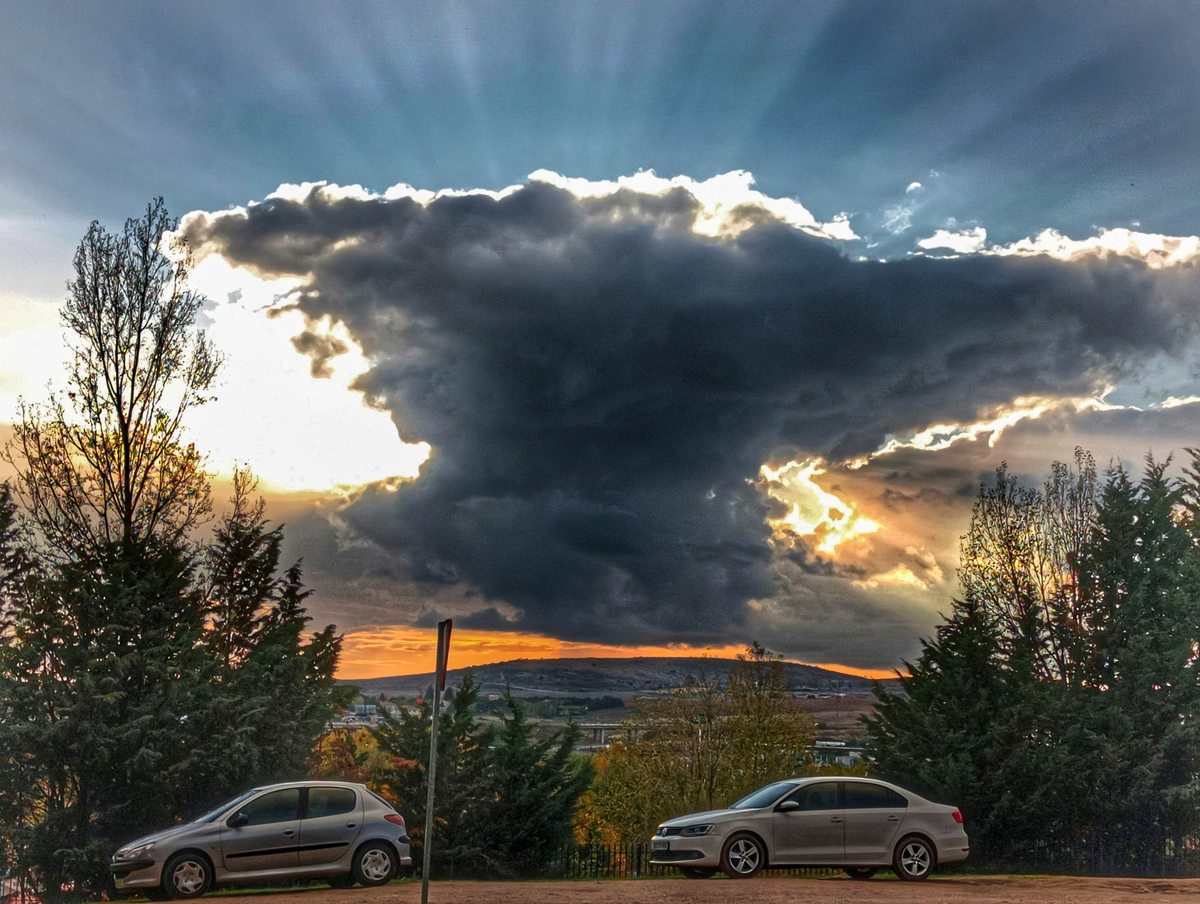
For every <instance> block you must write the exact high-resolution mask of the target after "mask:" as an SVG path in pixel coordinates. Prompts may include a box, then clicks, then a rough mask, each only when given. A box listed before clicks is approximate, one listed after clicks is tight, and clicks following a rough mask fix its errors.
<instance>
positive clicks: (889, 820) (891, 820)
mask: <svg viewBox="0 0 1200 904" xmlns="http://www.w3.org/2000/svg"><path fill="white" fill-rule="evenodd" d="M899 821H900V817H899V816H889V817H888V822H899Z"/></svg>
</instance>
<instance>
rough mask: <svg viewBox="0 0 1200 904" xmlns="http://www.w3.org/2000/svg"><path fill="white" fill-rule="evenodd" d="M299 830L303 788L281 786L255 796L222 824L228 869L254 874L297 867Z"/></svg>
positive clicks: (224, 855) (223, 849)
mask: <svg viewBox="0 0 1200 904" xmlns="http://www.w3.org/2000/svg"><path fill="white" fill-rule="evenodd" d="M243 817H245V820H244V821H243V819H242V818H243ZM231 823H232V825H231ZM299 833H300V789H299V788H279V789H277V790H275V791H267V792H265V793H263V794H260V795H259V796H258V797H253V798H251V799H250V800H248V801H246V802H245V803H244V804H242V805H241V806H240V807H238V808H237V811H236V812H235V813H233V814H232V815H230V816H228V817H226V818H225V823H224V825H222V826H221V857H222V859H223V860H224V861H225V869H226V870H227V871H229V872H231V873H250V872H258V871H260V870H273V869H286V868H289V867H295V866H296V856H297V855H296V847H297V844H298V839H299Z"/></svg>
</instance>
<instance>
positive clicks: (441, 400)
mask: <svg viewBox="0 0 1200 904" xmlns="http://www.w3.org/2000/svg"><path fill="white" fill-rule="evenodd" d="M696 205H697V202H696V201H695V199H694V197H693V196H692V194H691V193H689V192H688V191H686V190H684V189H682V188H680V189H676V190H674V191H672V192H669V193H667V194H665V195H661V196H660V195H654V196H651V195H644V194H637V193H635V192H632V191H630V190H628V189H625V190H622V191H620V192H618V193H616V194H614V195H610V196H607V197H602V198H598V199H579V198H576V197H575V196H574V195H572V194H570V193H569V192H567V191H565V190H563V189H561V188H557V187H554V186H552V185H549V184H545V183H539V182H532V183H530V184H528V185H526V186H524V187H522V188H520V189H518V190H515V191H513V192H511V193H509V194H507V195H506V196H503V197H501V198H494V197H492V196H487V195H482V194H474V195H466V196H450V195H447V196H442V197H439V198H438V199H436V200H434V201H432V202H431V203H429V204H428V205H424V206H423V205H421V204H419V203H417V202H415V201H413V200H411V199H409V198H399V199H393V200H384V199H381V198H371V199H365V198H353V197H338V196H337V193H336V192H321V191H314V192H312V193H311V194H309V195H308V196H307V197H306V198H303V199H299V200H286V199H281V198H275V199H269V200H268V201H266V202H264V203H261V204H258V205H256V206H252V207H250V208H249V209H248V210H246V211H233V212H228V213H225V214H215V215H193V216H192V217H190V218H189V219H188V220H187V221H186V223H185V228H186V230H187V233H188V236H189V238H190V240H191V242H192V245H193V247H194V248H195V249H196V250H197V252H198V253H201V254H203V253H213V252H218V253H221V254H223V255H224V256H225V257H226V258H228V259H229V260H230V261H231V262H233V263H236V264H240V265H243V266H247V267H249V268H251V269H254V270H257V271H259V272H261V273H263V274H267V275H293V276H301V277H303V278H305V279H306V280H307V283H306V287H305V288H304V289H303V290H301V291H300V292H298V293H297V295H296V296H295V297H294V299H293V304H294V306H295V307H296V308H298V309H299V310H300V311H302V312H303V313H304V314H305V315H306V317H308V318H309V320H310V323H314V324H315V323H316V322H317V321H319V320H321V318H324V317H330V318H332V319H333V320H334V321H340V322H342V323H344V324H345V326H346V328H347V329H348V331H349V333H350V334H351V335H352V336H353V337H354V339H355V340H356V341H357V342H359V343H360V344H361V345H362V348H363V351H364V353H365V354H366V357H367V359H368V360H369V361H370V362H371V367H370V370H369V371H368V372H367V373H365V374H364V375H363V376H362V377H361V378H360V380H359V382H358V388H359V389H361V390H362V391H363V392H364V393H365V394H366V397H367V399H368V400H369V401H370V402H371V404H374V405H377V406H379V407H381V408H383V409H386V410H388V411H389V412H390V413H391V415H392V417H393V420H394V422H395V423H396V426H397V429H398V430H399V431H400V434H401V436H402V437H403V438H404V439H405V440H407V441H418V440H425V441H427V442H429V443H430V444H431V446H432V448H433V452H432V455H431V457H430V459H429V461H428V462H427V463H426V464H425V465H424V466H423V468H422V471H421V476H420V478H419V479H417V480H415V481H413V482H411V483H407V484H404V485H402V486H401V487H400V488H399V489H398V490H395V491H388V490H385V489H383V488H379V489H374V490H368V491H366V492H364V493H363V494H361V495H360V496H359V497H358V498H357V499H356V500H355V501H354V502H353V504H352V505H350V506H349V507H348V508H347V509H345V511H343V512H342V514H341V517H343V518H344V519H345V521H346V523H347V524H348V525H349V527H351V528H352V529H353V530H354V531H355V532H357V533H358V534H360V535H361V536H363V537H366V538H368V539H369V540H371V541H372V542H374V543H376V544H378V546H379V547H380V548H382V549H384V550H387V551H389V553H391V554H394V555H396V556H397V557H399V558H400V559H401V560H402V562H403V563H404V565H405V567H406V568H407V570H408V573H409V574H410V575H411V576H412V577H413V578H414V579H416V580H417V581H419V582H423V583H424V584H426V585H427V586H430V587H436V586H438V585H441V586H453V585H459V584H466V585H469V586H473V587H477V588H478V589H479V591H480V592H481V594H482V596H483V597H484V598H485V600H487V601H492V602H497V601H503V602H505V603H508V604H511V605H512V606H515V607H516V608H517V609H518V610H519V611H520V616H519V618H518V620H517V621H516V622H511V623H510V622H506V625H508V626H510V627H518V628H520V629H523V630H533V631H540V632H545V633H547V634H551V635H553V636H557V637H561V638H568V639H587V640H602V641H619V642H626V643H629V642H651V641H663V640H673V641H696V642H706V641H709V640H712V639H714V638H719V637H721V636H723V635H724V634H725V633H726V632H727V631H728V630H729V629H730V628H731V626H732V627H736V626H738V625H742V624H745V620H746V618H747V612H748V608H747V606H746V605H745V604H746V602H747V600H751V599H763V598H771V597H774V596H776V595H777V594H779V593H783V594H784V595H785V596H786V590H785V589H783V588H782V587H781V584H780V580H781V579H780V573H779V570H778V568H777V567H776V566H777V565H778V562H777V561H776V560H775V559H774V556H773V550H772V547H771V545H770V543H769V533H770V532H769V528H768V526H767V524H766V522H765V517H766V514H767V511H768V504H767V502H766V501H764V499H763V498H762V497H761V496H760V494H759V493H758V491H757V490H756V489H755V487H754V486H753V485H752V484H751V482H750V481H752V480H754V479H755V478H756V476H757V475H758V471H759V468H760V466H761V465H762V464H763V463H764V462H766V461H768V460H774V461H782V460H786V459H787V458H789V457H792V456H795V455H808V454H821V455H824V456H826V457H828V458H831V459H835V460H836V459H847V458H851V457H854V456H857V455H862V454H865V453H869V452H872V451H874V450H876V449H877V448H879V447H880V445H881V444H882V443H883V442H884V440H885V438H886V437H887V436H888V435H889V434H893V433H898V432H902V431H905V430H911V429H913V428H921V427H924V426H927V425H929V424H931V423H945V422H947V421H955V422H963V421H971V420H973V419H974V417H975V416H976V413H977V411H978V410H979V408H980V406H985V405H992V404H1002V403H1006V402H1010V401H1011V400H1012V399H1014V398H1016V397H1018V396H1024V395H1062V394H1069V395H1080V394H1087V393H1089V392H1091V391H1093V389H1094V387H1095V386H1096V385H1097V384H1098V383H1099V382H1100V381H1103V380H1106V379H1112V378H1113V377H1114V376H1116V375H1118V374H1120V373H1123V372H1125V371H1126V370H1128V369H1129V368H1130V367H1131V366H1132V362H1135V361H1137V360H1138V359H1139V358H1142V357H1143V356H1146V355H1148V354H1151V353H1154V352H1157V351H1161V350H1167V351H1174V350H1177V349H1179V348H1180V347H1181V346H1182V345H1184V344H1185V343H1187V342H1189V341H1190V340H1191V338H1192V337H1193V336H1194V334H1195V329H1196V315H1195V310H1194V306H1193V305H1192V304H1191V303H1190V298H1191V297H1192V294H1191V293H1192V289H1193V288H1194V285H1195V280H1194V273H1193V271H1192V270H1191V269H1190V268H1176V269H1174V270H1171V271H1165V270H1164V271H1157V272H1156V271H1151V270H1148V269H1146V268H1145V267H1144V266H1143V265H1142V264H1140V263H1137V262H1132V261H1129V260H1124V259H1120V258H1116V257H1109V258H1108V259H1106V260H1099V259H1091V260H1086V261H1077V262H1074V263H1071V264H1063V263H1059V262H1055V261H1052V260H1049V259H1046V258H1015V257H1007V258H1003V257H964V258H959V259H948V260H946V259H944V260H934V259H928V258H914V259H909V260H903V261H893V262H889V263H877V262H861V261H855V260H851V259H849V258H848V257H846V256H845V255H843V254H842V252H841V250H840V248H839V246H837V245H836V244H834V243H833V242H831V241H829V240H828V239H824V238H818V237H814V236H812V235H809V234H806V233H805V232H803V231H801V230H798V229H795V228H792V227H790V226H786V225H783V224H781V223H779V222H777V221H775V220H774V219H773V218H772V217H770V216H767V215H765V214H764V213H763V212H762V211H761V210H760V209H756V208H753V207H748V208H744V209H743V211H742V212H741V213H742V214H744V215H742V216H740V217H739V218H738V219H740V220H741V222H742V224H743V227H744V228H745V231H743V232H741V233H740V235H738V236H737V237H736V238H726V239H721V240H718V239H712V238H708V237H705V236H700V235H697V234H695V233H694V232H692V231H691V228H690V227H691V224H692V222H693V219H694V217H695V216H696ZM751 224H752V225H751ZM1185 299H1186V300H1187V302H1186V303H1185ZM318 351H319V352H320V351H322V349H318ZM799 564H801V563H797V565H799ZM808 564H809V566H810V568H811V567H812V563H811V562H809V563H808ZM818 570H819V569H818ZM797 571H799V572H800V573H803V572H804V569H803V568H797ZM809 577H810V578H812V577H813V576H811V575H809Z"/></svg>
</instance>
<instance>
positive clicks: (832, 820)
mask: <svg viewBox="0 0 1200 904" xmlns="http://www.w3.org/2000/svg"><path fill="white" fill-rule="evenodd" d="M829 821H830V822H841V821H842V817H840V816H834V817H833V818H832V819H830V820H829Z"/></svg>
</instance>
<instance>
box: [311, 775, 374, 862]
mask: <svg viewBox="0 0 1200 904" xmlns="http://www.w3.org/2000/svg"><path fill="white" fill-rule="evenodd" d="M362 821H363V802H362V801H361V800H359V796H358V793H357V792H356V791H355V790H354V789H353V788H338V787H334V786H330V787H320V786H317V787H312V788H309V789H308V806H307V807H306V808H305V811H304V818H303V819H301V820H300V850H299V863H300V865H301V866H312V865H315V864H321V863H336V862H337V861H338V860H341V859H342V857H344V856H345V855H346V852H347V851H348V850H349V849H350V846H351V845H352V844H354V839H356V838H357V837H358V835H359V833H360V832H361V831H362Z"/></svg>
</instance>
